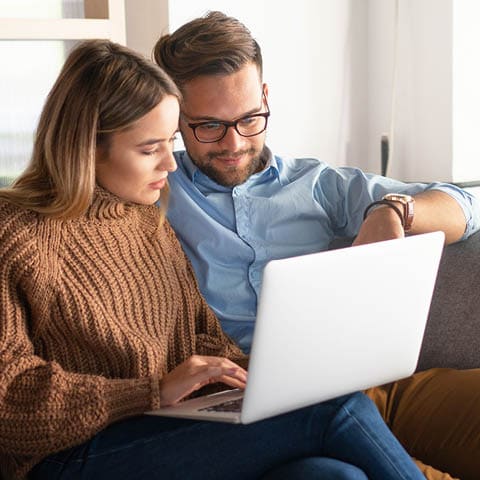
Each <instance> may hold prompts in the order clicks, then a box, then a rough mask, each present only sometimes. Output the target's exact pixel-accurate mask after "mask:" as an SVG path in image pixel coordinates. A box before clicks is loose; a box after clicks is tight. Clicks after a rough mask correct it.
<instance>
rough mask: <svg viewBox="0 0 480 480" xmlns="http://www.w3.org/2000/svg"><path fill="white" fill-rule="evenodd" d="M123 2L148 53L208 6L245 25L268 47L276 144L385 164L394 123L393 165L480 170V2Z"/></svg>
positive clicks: (368, 165) (415, 176) (443, 175)
mask: <svg viewBox="0 0 480 480" xmlns="http://www.w3.org/2000/svg"><path fill="white" fill-rule="evenodd" d="M125 1H126V8H127V43H129V44H131V45H132V46H134V48H137V49H140V50H141V51H142V42H143V45H144V47H143V52H144V53H146V54H147V55H150V52H151V48H152V46H153V43H154V41H155V39H156V38H158V36H159V35H160V34H161V33H162V32H165V31H167V30H169V31H173V30H175V29H176V28H177V27H178V26H180V25H181V24H183V23H185V22H186V21H188V20H190V19H192V18H194V17H197V16H199V15H203V14H204V13H205V12H206V11H208V10H215V9H218V10H222V11H224V12H225V13H226V14H228V15H232V16H235V17H237V18H239V19H240V20H241V21H242V22H243V23H245V25H246V26H247V27H248V28H249V29H250V30H251V31H252V33H253V35H254V36H255V37H256V38H257V40H258V41H259V43H260V45H261V46H262V50H263V55H264V67H265V68H264V80H265V81H266V82H267V83H268V84H269V92H270V97H269V103H270V107H271V110H272V116H271V121H270V126H269V130H268V138H267V142H268V144H269V146H270V147H272V149H273V150H274V151H275V152H277V153H284V154H290V155H294V156H309V155H311V156H315V157H319V158H321V159H323V160H325V161H327V162H328V163H330V164H332V165H337V166H340V165H352V166H359V167H361V168H363V169H364V170H367V171H372V172H376V173H380V140H381V136H382V134H384V133H387V134H389V135H390V139H391V142H392V147H393V151H392V159H391V162H390V166H389V170H388V172H387V173H388V175H390V176H393V177H396V178H399V179H401V180H406V181H433V180H442V181H457V182H465V181H475V180H480V161H479V154H480V143H479V142H477V141H476V138H477V136H478V133H477V132H478V130H479V121H478V119H477V118H478V112H479V111H480V87H479V85H480V61H479V60H478V58H480V55H479V54H478V53H479V52H478V50H479V45H480V28H478V25H479V20H480V2H478V0H296V1H295V2H292V1H287V0H277V1H274V0H243V1H241V2H240V1H238V0H125ZM133 9H134V10H135V13H131V14H129V11H131V10H133ZM128 16H129V17H130V18H128ZM166 16H167V17H168V18H167V19H166V18H165V17H166ZM134 18H136V20H135V22H134V23H136V27H135V28H133V33H134V34H133V35H132V28H129V23H132V21H133V20H132V19H134ZM142 18H143V20H142ZM139 29H140V30H141V32H138V30H139ZM135 31H137V34H135ZM129 32H130V33H129ZM140 34H141V35H140ZM142 35H143V37H144V39H141V38H140V37H141V36H142ZM137 38H140V41H139V42H137V41H136V39H137Z"/></svg>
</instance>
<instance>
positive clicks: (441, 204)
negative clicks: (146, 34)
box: [154, 12, 480, 479]
mask: <svg viewBox="0 0 480 480" xmlns="http://www.w3.org/2000/svg"><path fill="white" fill-rule="evenodd" d="M154 54H155V60H156V61H157V63H158V64H159V65H160V66H161V67H163V68H164V69H165V70H166V71H167V72H168V73H169V74H170V75H171V76H172V77H173V79H174V80H175V81H176V82H177V84H178V85H179V87H180V89H181V91H182V94H183V96H184V98H183V104H182V107H181V115H180V131H181V133H182V137H183V140H184V143H185V147H186V152H177V153H176V159H177V163H178V167H179V168H178V170H177V171H176V172H175V173H174V174H173V175H171V176H170V178H171V180H170V182H171V186H172V189H171V190H172V192H171V193H172V194H171V201H170V208H169V215H168V217H169V220H170V222H171V224H172V226H173V227H174V229H175V230H176V232H177V234H178V236H179V238H180V240H181V242H182V245H183V247H184V249H185V251H186V253H187V254H188V256H189V257H190V259H191V261H192V264H193V267H194V269H195V272H196V274H197V277H198V280H199V285H200V289H201V291H202V293H203V294H204V296H205V297H206V299H207V301H208V302H209V304H210V305H211V307H212V308H213V310H214V311H215V313H216V314H217V316H218V317H219V319H220V321H221V322H222V326H223V328H224V329H225V330H226V332H227V333H228V334H229V335H230V336H232V337H233V338H234V339H235V340H236V341H237V342H238V343H239V344H240V346H241V347H242V348H243V349H244V350H245V351H248V349H249V346H250V342H251V338H252V332H253V325H254V322H255V315H256V301H257V296H258V293H259V289H260V285H261V276H262V270H263V267H264V266H265V264H266V262H268V261H269V260H271V259H274V258H283V257H288V256H294V255H301V254H307V253H312V252H317V251H321V250H325V249H327V248H328V247H329V245H330V243H331V241H332V240H333V239H334V238H336V237H343V236H347V237H353V236H356V239H355V244H362V243H368V242H375V241H380V240H386V239H390V238H399V237H403V236H404V235H405V232H408V233H409V234H418V233H424V232H429V231H434V230H443V231H444V232H445V235H446V241H447V243H451V242H455V241H458V240H461V239H463V238H466V237H468V236H469V235H470V234H472V233H473V232H474V231H476V230H477V229H478V228H479V227H480V219H479V209H478V206H477V204H476V201H475V199H474V198H473V197H472V196H471V195H469V194H467V193H466V192H464V191H462V190H460V189H458V188H456V187H454V186H451V185H448V184H430V185H423V184H408V185H407V184H404V183H401V182H398V181H395V180H392V179H388V178H384V177H380V176H375V175H369V174H365V173H363V172H362V171H360V170H358V169H352V168H341V169H333V168H331V167H329V166H328V165H326V164H325V163H323V162H321V161H318V160H316V159H285V158H282V157H279V156H275V155H272V153H271V152H270V150H269V149H268V148H267V147H266V146H265V136H266V129H267V124H268V118H269V115H270V110H269V107H268V87H267V85H266V84H265V83H263V80H262V57H261V50H260V47H259V45H258V44H257V42H256V41H255V40H254V39H253V38H252V36H251V34H250V32H249V31H248V30H247V29H246V28H245V26H244V25H242V24H241V23H240V22H238V21H237V20H236V19H233V18H230V17H227V16H225V15H224V14H222V13H220V12H211V13H209V14H208V15H206V16H205V17H202V18H198V19H195V20H193V21H191V22H189V23H187V24H185V25H184V26H182V27H180V28H179V29H178V30H177V31H176V32H174V33H173V34H171V35H166V36H164V37H162V38H160V39H159V41H158V42H157V45H156V46H155V51H154ZM475 372H476V371H474V372H469V373H465V372H457V373H456V374H455V375H456V376H454V377H453V378H454V380H452V375H451V373H450V372H449V377H448V381H447V380H446V379H445V378H446V377H445V375H446V372H444V371H437V370H434V371H429V372H426V373H425V374H417V375H416V376H414V377H413V378H412V379H409V380H408V381H404V382H403V383H401V382H397V383H395V384H392V385H389V386H386V387H384V388H378V389H372V390H371V391H370V392H369V394H370V396H371V397H372V398H374V399H375V401H376V402H377V406H378V407H379V408H380V410H381V411H382V413H383V414H384V416H385V417H386V420H387V423H389V424H390V426H391V428H392V429H393V430H394V433H396V428H397V429H398V430H399V431H401V432H402V438H401V440H402V441H403V443H404V445H405V446H406V448H407V450H409V451H410V453H411V454H413V455H416V454H417V453H420V454H421V455H422V457H420V458H421V460H424V461H427V462H429V463H432V464H434V465H435V466H439V467H441V468H444V469H445V470H447V471H451V472H452V473H455V474H457V475H460V474H462V477H461V478H462V479H463V478H469V477H468V473H466V472H470V471H475V470H476V471H477V472H478V471H480V464H479V463H478V459H471V460H465V461H463V459H462V461H461V462H459V463H460V464H462V469H463V470H461V471H460V473H458V465H457V464H456V463H455V462H454V461H453V460H452V458H450V460H448V461H445V458H444V457H445V455H442V452H444V451H445V449H448V451H449V453H451V452H452V451H454V450H455V448H459V446H458V442H452V444H446V442H445V441H444V442H443V443H442V442H440V440H442V439H441V436H440V435H442V434H443V433H442V432H443V431H441V430H439V429H438V422H437V417H438V416H441V415H443V413H438V412H437V413H435V417H434V418H430V417H431V415H430V414H429V413H430V410H429V411H428V412H427V417H428V418H427V420H428V422H427V423H426V425H427V427H428V428H431V429H434V428H435V429H437V432H436V433H434V432H433V431H428V429H427V431H426V432H424V434H425V438H423V437H422V436H421V435H416V434H414V432H413V429H415V427H416V426H417V425H418V422H419V419H418V418H416V417H415V415H414V412H415V410H416V408H417V405H416V404H415V401H416V399H418V402H422V404H425V402H426V401H428V402H431V403H430V404H429V405H430V406H431V408H437V406H438V405H437V403H441V402H440V400H439V397H440V395H438V393H435V395H433V392H434V391H435V392H437V389H438V388H440V387H441V389H442V390H441V391H442V393H443V394H445V396H447V397H449V396H448V395H447V393H448V392H449V391H450V390H449V389H450V388H451V387H450V386H451V385H452V384H453V383H452V382H454V383H455V385H456V386H457V387H458V389H459V390H460V389H461V388H465V391H469V390H470V389H471V388H472V385H475V386H479V387H480V382H479V380H478V379H477V377H478V376H479V375H480V372H476V373H475ZM405 382H407V383H405ZM473 382H476V383H473ZM427 384H428V385H430V386H431V385H435V387H433V388H432V390H431V391H430V390H428V388H427V389H425V385H427ZM439 386H440V387H439ZM467 386H469V387H468V388H467ZM462 391H463V390H462ZM425 392H426V393H425ZM420 393H423V396H422V395H420ZM405 398H408V399H409V402H410V403H409V408H407V409H406V410H405V408H403V407H404V399H405ZM444 400H445V399H444V398H443V397H442V401H443V408H444V409H446V410H444V411H442V412H447V413H451V412H450V410H449V409H450V408H453V406H452V405H451V404H449V403H448V402H446V401H444ZM402 402H403V403H402ZM479 404H480V399H479ZM394 405H395V408H393V406H394ZM398 406H400V407H402V408H403V410H402V408H401V409H400V410H401V411H402V412H403V413H402V416H401V417H400V416H399V415H398V411H399V409H398V408H396V407H398ZM472 411H474V410H472ZM423 420H425V419H423ZM471 421H473V416H472V418H468V422H471ZM469 426H470V425H469ZM407 427H408V428H407ZM453 427H454V425H450V426H449V429H448V430H447V432H450V431H451V429H452V428H453ZM455 427H456V428H457V430H456V431H458V430H460V431H462V430H461V429H462V428H466V426H464V425H458V427H457V426H455ZM409 428H410V429H411V431H410V432H409V431H408V430H409ZM405 431H407V433H405ZM428 434H429V435H428ZM431 437H437V438H436V439H437V441H438V443H435V444H434V442H433V443H431V444H429V446H428V448H425V445H423V444H422V441H424V442H430V441H431V440H432V438H431ZM443 440H446V439H443ZM447 443H448V442H447ZM419 445H420V446H419ZM476 445H477V447H476V448H480V447H478V445H480V440H477V444H476ZM442 448H443V450H442ZM462 453H464V452H463V451H460V452H459V454H462ZM452 456H453V457H455V455H452ZM457 457H458V455H457ZM475 462H476V463H475ZM452 463H454V465H453V464H452ZM456 468H457V471H455V469H456ZM469 469H471V470H469ZM425 472H426V470H425ZM436 475H437V476H432V477H431V478H448V477H441V476H439V475H440V474H439V473H437V474H436ZM472 478H473V477H472Z"/></svg>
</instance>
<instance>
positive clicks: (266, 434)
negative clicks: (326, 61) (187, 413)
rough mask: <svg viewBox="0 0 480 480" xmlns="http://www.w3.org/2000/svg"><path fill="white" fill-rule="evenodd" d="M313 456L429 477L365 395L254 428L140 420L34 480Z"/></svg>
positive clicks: (188, 472)
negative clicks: (422, 471) (414, 461)
mask: <svg viewBox="0 0 480 480" xmlns="http://www.w3.org/2000/svg"><path fill="white" fill-rule="evenodd" d="M309 457H329V458H335V459H338V460H340V461H343V462H346V463H350V464H352V465H355V466H356V467H358V468H359V469H360V470H362V471H363V472H365V474H366V475H367V476H368V478H370V479H372V480H375V479H378V480H389V479H409V480H415V479H423V478H424V477H423V475H422V474H421V472H420V471H419V470H418V468H417V467H416V466H415V464H414V463H413V462H412V460H411V459H410V457H409V455H408V454H407V453H406V452H405V450H404V449H403V447H402V446H401V445H400V444H399V442H398V441H397V440H396V439H395V437H394V436H393V435H392V434H391V432H390V430H389V429H388V427H387V426H386V424H385V423H384V422H383V420H382V418H381V417H380V415H379V413H378V410H377V408H376V407H375V405H374V404H373V403H372V402H371V401H370V400H369V399H368V398H367V397H366V396H365V395H364V394H361V393H356V394H353V395H347V396H343V397H339V398H337V399H334V400H331V401H328V402H323V403H321V404H318V405H314V406H312V407H307V408H303V409H300V410H297V411H294V412H291V413H288V414H284V415H280V416H277V417H274V418H270V419H267V420H263V421H260V422H256V423H253V424H249V425H232V424H226V423H214V422H199V421H190V420H180V419H172V418H162V417H154V416H147V415H145V416H140V417H134V418H131V419H127V420H124V421H121V422H117V423H115V424H112V425H110V426H109V427H107V428H106V429H105V430H103V431H102V432H100V433H98V434H97V435H96V436H95V437H93V438H92V439H91V440H90V441H88V442H86V443H84V444H82V445H80V446H78V447H75V448H72V449H70V450H67V451H64V452H61V453H58V454H55V455H51V456H50V457H48V458H46V459H45V460H44V461H42V462H41V463H40V464H39V465H37V466H36V467H35V468H34V469H33V470H32V472H31V474H30V476H29V478H30V479H33V480H40V479H48V480H55V479H69V480H75V479H102V480H110V479H116V480H118V479H125V480H126V479H128V480H136V479H138V480H152V479H169V480H175V479H179V480H180V479H181V480H185V479H188V480H197V479H198V480H210V479H212V480H214V479H222V480H224V479H227V478H228V479H229V480H248V479H258V478H261V477H262V476H264V475H266V474H267V472H269V471H271V470H273V469H274V468H277V467H278V466H280V465H283V464H285V463H288V462H293V461H296V460H298V459H301V458H309ZM347 478H348V477H347ZM352 478H355V477H352Z"/></svg>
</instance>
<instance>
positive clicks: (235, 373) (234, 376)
mask: <svg viewBox="0 0 480 480" xmlns="http://www.w3.org/2000/svg"><path fill="white" fill-rule="evenodd" d="M217 382H223V383H225V384H227V385H229V386H230V387H233V388H242V389H243V388H245V385H246V382H247V372H246V370H244V369H243V368H242V367H240V366H239V365H237V364H236V363H234V362H232V361H231V360H229V359H228V358H221V357H207V356H200V355H192V356H191V357H190V358H189V359H187V360H185V361H184V362H183V363H181V364H180V365H178V366H177V367H176V368H174V369H173V370H172V371H171V372H169V373H167V374H166V375H165V376H164V377H163V378H162V379H161V381H160V405H161V406H162V407H165V406H168V405H173V404H175V403H177V402H179V401H180V400H182V399H183V398H185V397H187V396H188V395H190V394H191V393H193V392H195V391H196V390H199V389H200V388H202V387H204V386H205V385H208V384H209V383H217Z"/></svg>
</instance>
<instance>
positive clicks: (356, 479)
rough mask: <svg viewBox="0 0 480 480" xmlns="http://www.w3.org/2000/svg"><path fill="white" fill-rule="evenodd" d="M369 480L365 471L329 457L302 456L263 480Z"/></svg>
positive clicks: (273, 471) (275, 470) (271, 472)
mask: <svg viewBox="0 0 480 480" xmlns="http://www.w3.org/2000/svg"><path fill="white" fill-rule="evenodd" d="M299 479H301V480H316V479H321V480H368V477H367V476H366V475H365V472H363V471H362V470H360V469H359V468H358V467H355V466H353V465H351V464H349V463H345V462H341V461H340V460H335V459H334V458H328V457H310V458H302V459H300V460H295V461H292V462H288V463H286V464H285V465H281V466H280V467H278V468H274V469H273V470H271V471H270V472H268V473H267V474H266V475H265V476H264V477H262V479H261V480H299Z"/></svg>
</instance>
